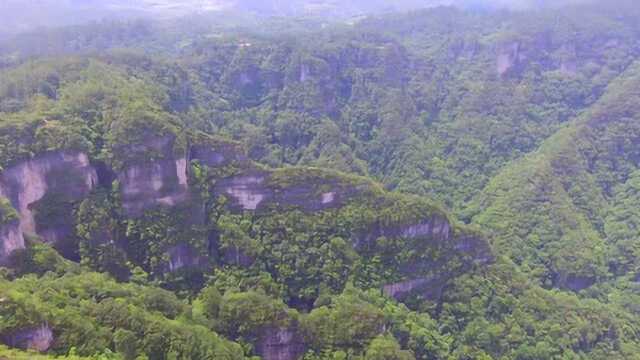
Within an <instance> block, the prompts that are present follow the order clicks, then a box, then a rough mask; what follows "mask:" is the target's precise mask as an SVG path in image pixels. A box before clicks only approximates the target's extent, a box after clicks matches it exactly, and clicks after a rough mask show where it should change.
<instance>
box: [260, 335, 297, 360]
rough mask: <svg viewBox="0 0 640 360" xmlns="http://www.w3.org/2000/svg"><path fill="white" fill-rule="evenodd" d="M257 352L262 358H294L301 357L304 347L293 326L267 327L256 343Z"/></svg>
mask: <svg viewBox="0 0 640 360" xmlns="http://www.w3.org/2000/svg"><path fill="white" fill-rule="evenodd" d="M256 351H257V353H258V354H259V355H260V356H261V357H262V358H263V359H264V360H296V359H300V358H302V356H303V355H304V352H305V351H306V347H305V344H304V340H303V339H302V336H301V335H300V332H299V331H298V330H297V329H295V328H268V329H265V330H264V331H263V334H262V336H261V338H260V340H259V341H258V343H257V344H256Z"/></svg>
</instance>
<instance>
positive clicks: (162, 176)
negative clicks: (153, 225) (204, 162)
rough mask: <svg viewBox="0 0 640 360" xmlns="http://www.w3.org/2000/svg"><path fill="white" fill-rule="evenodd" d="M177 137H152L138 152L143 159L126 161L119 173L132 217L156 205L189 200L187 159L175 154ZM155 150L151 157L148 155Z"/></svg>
mask: <svg viewBox="0 0 640 360" xmlns="http://www.w3.org/2000/svg"><path fill="white" fill-rule="evenodd" d="M174 143H175V137H172V136H164V137H154V138H150V139H148V141H146V142H145V144H144V145H139V146H138V147H139V148H138V149H132V151H134V153H137V154H141V155H140V160H139V161H136V162H132V163H129V164H126V165H125V167H124V169H122V171H120V172H119V173H118V181H119V183H120V194H121V196H122V207H123V209H124V210H125V213H126V214H127V215H129V216H132V217H135V216H139V215H140V214H141V213H142V212H143V211H144V210H146V209H149V208H152V207H155V206H168V207H171V206H175V205H177V204H180V203H182V202H184V201H186V200H187V198H188V191H187V190H188V183H187V179H188V177H187V158H186V156H181V157H177V156H175V154H174ZM148 153H154V154H157V157H154V158H150V157H148V156H145V154H148Z"/></svg>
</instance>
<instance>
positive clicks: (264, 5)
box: [0, 0, 589, 34]
mask: <svg viewBox="0 0 640 360" xmlns="http://www.w3.org/2000/svg"><path fill="white" fill-rule="evenodd" d="M588 1H589V0H562V1H553V0H352V1H339V0H3V1H2V2H0V33H5V34H7V33H8V34H16V33H19V32H23V31H27V30H31V29H34V28H36V27H50V26H63V25H74V24H82V23H86V22H88V21H99V20H104V19H133V18H153V19H165V18H171V17H177V16H185V15H188V14H193V13H200V14H202V13H211V12H222V11H228V12H236V13H239V12H242V13H245V14H246V13H252V14H255V15H258V16H318V17H323V18H326V19H332V20H336V19H344V18H349V17H353V16H361V15H367V14H379V13H383V12H393V11H408V10H415V9H420V8H427V7H433V6H439V5H454V6H459V7H462V8H472V9H498V8H508V9H530V8H535V7H547V6H561V5H564V4H569V3H578V2H588Z"/></svg>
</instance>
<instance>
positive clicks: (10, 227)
mask: <svg viewBox="0 0 640 360" xmlns="http://www.w3.org/2000/svg"><path fill="white" fill-rule="evenodd" d="M18 249H24V237H23V236H22V232H21V231H20V222H19V221H13V222H11V223H8V224H5V225H3V226H2V227H0V265H4V264H6V262H7V260H8V258H9V255H11V253H13V252H14V251H15V250H18Z"/></svg>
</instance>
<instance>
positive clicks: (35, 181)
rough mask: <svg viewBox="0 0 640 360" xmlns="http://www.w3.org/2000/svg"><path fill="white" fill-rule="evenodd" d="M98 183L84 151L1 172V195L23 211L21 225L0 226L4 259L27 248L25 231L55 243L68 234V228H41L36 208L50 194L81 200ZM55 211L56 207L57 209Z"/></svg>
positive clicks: (63, 153) (55, 155) (55, 154)
mask: <svg viewBox="0 0 640 360" xmlns="http://www.w3.org/2000/svg"><path fill="white" fill-rule="evenodd" d="M96 184H97V174H96V171H95V169H94V168H93V166H91V164H90V162H89V157H88V156H87V155H86V154H84V153H81V152H74V151H59V152H52V153H46V154H42V155H39V156H37V157H35V158H33V159H31V160H27V161H24V162H22V163H20V164H18V165H15V166H13V167H10V168H8V169H6V170H5V171H4V172H2V174H0V195H1V196H4V197H6V198H8V199H9V200H10V201H11V204H12V206H13V207H14V208H15V209H16V210H17V212H18V214H19V221H18V222H17V224H9V225H5V226H4V227H3V228H2V229H0V245H1V246H0V249H1V251H0V259H1V258H3V257H4V258H5V259H6V257H7V256H8V255H9V254H10V253H11V252H13V251H14V250H17V249H20V248H24V238H23V234H27V235H39V236H42V237H43V239H44V240H45V241H47V242H50V243H55V242H56V241H58V240H60V239H61V238H62V237H63V236H65V235H66V234H67V231H66V230H65V229H62V227H64V226H62V227H61V229H60V231H56V229H51V228H47V229H41V228H40V227H39V226H38V224H37V223H36V219H35V216H34V211H33V207H34V205H36V204H37V203H38V202H39V201H40V200H42V199H43V198H44V197H45V196H46V195H47V194H56V196H59V197H61V198H64V199H65V200H67V201H75V200H80V199H82V198H83V197H85V196H86V195H88V194H89V193H90V192H91V190H92V189H93V188H94V187H95V185H96ZM54 211H55V209H54Z"/></svg>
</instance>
